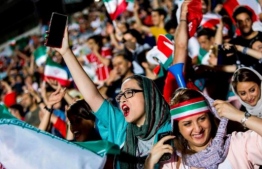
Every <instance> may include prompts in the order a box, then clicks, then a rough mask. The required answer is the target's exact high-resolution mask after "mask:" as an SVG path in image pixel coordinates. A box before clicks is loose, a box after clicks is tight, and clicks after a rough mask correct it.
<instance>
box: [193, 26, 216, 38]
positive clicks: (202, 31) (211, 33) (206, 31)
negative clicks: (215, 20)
mask: <svg viewBox="0 0 262 169" xmlns="http://www.w3.org/2000/svg"><path fill="white" fill-rule="evenodd" d="M215 33H216V32H215V31H214V30H212V29H210V28H201V29H199V30H198V31H197V37H198V38H199V37H200V36H207V39H211V38H212V37H214V36H215Z"/></svg>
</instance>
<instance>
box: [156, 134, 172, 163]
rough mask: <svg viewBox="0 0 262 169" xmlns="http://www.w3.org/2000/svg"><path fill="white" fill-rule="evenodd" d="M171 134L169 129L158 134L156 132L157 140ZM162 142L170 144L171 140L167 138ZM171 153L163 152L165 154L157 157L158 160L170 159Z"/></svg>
mask: <svg viewBox="0 0 262 169" xmlns="http://www.w3.org/2000/svg"><path fill="white" fill-rule="evenodd" d="M171 134H172V133H171V132H170V131H167V132H163V133H159V134H158V141H159V140H161V139H162V138H163V137H165V136H168V135H171ZM164 144H169V145H172V141H171V140H168V141H166V142H165V143H164ZM171 155H172V154H170V153H165V154H164V155H163V156H162V157H161V158H160V159H159V162H161V161H167V160H170V159H171Z"/></svg>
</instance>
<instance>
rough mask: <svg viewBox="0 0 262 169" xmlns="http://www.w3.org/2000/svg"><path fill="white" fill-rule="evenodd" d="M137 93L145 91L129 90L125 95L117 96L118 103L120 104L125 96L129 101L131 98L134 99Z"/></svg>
mask: <svg viewBox="0 0 262 169" xmlns="http://www.w3.org/2000/svg"><path fill="white" fill-rule="evenodd" d="M137 92H143V90H137V89H128V90H126V91H125V92H123V93H119V94H118V95H117V96H116V101H117V102H118V103H119V102H120V100H121V97H122V96H124V97H125V99H129V98H130V97H133V96H134V94H135V93H137Z"/></svg>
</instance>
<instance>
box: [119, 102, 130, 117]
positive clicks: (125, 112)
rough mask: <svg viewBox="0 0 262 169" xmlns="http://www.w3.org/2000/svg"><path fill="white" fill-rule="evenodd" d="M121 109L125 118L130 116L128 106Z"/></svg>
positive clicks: (124, 105)
mask: <svg viewBox="0 0 262 169" xmlns="http://www.w3.org/2000/svg"><path fill="white" fill-rule="evenodd" d="M121 108H122V111H123V113H124V116H125V117H127V116H128V115H129V110H130V108H129V107H128V106H127V105H126V104H123V105H122V107H121Z"/></svg>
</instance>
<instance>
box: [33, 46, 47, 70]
mask: <svg viewBox="0 0 262 169" xmlns="http://www.w3.org/2000/svg"><path fill="white" fill-rule="evenodd" d="M34 57H35V63H36V65H37V66H41V65H43V64H44V63H45V61H46V58H47V47H46V46H39V47H38V48H36V50H35V51H34Z"/></svg>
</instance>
